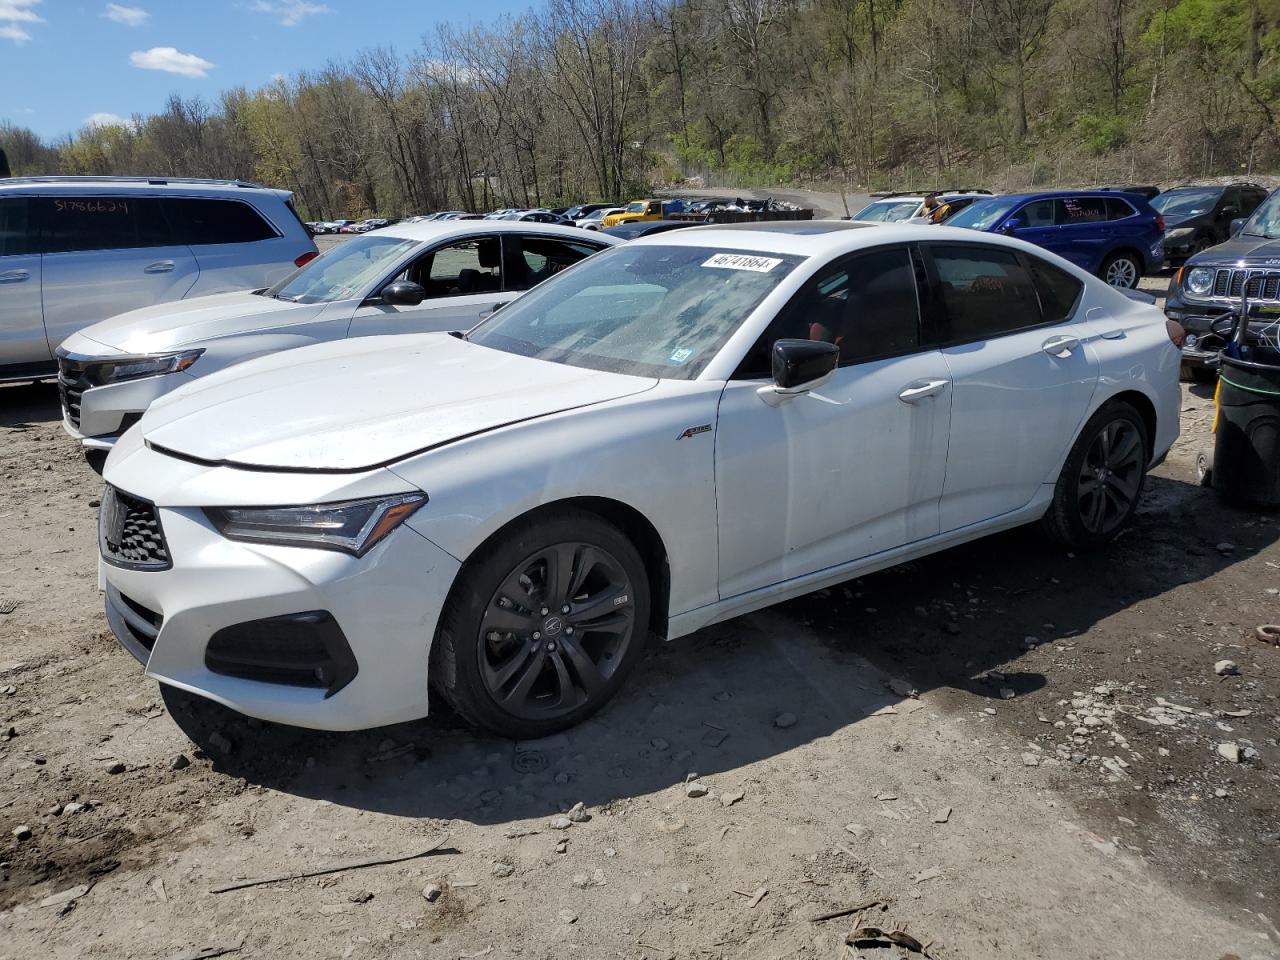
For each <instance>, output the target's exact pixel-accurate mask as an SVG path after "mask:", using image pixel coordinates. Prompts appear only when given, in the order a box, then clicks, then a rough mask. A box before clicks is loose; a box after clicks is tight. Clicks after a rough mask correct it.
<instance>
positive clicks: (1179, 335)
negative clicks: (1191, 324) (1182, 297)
mask: <svg viewBox="0 0 1280 960" xmlns="http://www.w3.org/2000/svg"><path fill="white" fill-rule="evenodd" d="M1164 329H1165V332H1166V333H1167V334H1169V342H1170V343H1172V344H1173V345H1174V346H1175V347H1177V348H1178V349H1179V350H1181V349H1182V345H1183V344H1184V343H1186V341H1187V331H1186V330H1183V329H1182V324H1180V323H1179V322H1178V321H1177V320H1166V321H1165V322H1164Z"/></svg>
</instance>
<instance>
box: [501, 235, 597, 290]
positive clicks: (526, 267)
mask: <svg viewBox="0 0 1280 960" xmlns="http://www.w3.org/2000/svg"><path fill="white" fill-rule="evenodd" d="M514 247H515V250H516V253H515V254H514V256H516V257H517V258H518V259H517V260H516V262H515V263H514V264H513V265H512V268H510V269H508V271H507V278H506V281H507V282H506V285H505V287H504V289H506V290H528V289H529V288H530V287H535V286H537V285H538V284H540V283H541V282H542V281H543V280H548V279H550V278H551V277H554V276H555V275H556V274H557V273H559V272H560V271H561V270H564V269H566V268H567V267H571V266H573V265H574V264H575V263H577V262H578V261H579V260H585V259H586V258H587V257H589V256H591V254H593V253H596V252H597V251H598V250H599V249H600V248H599V247H596V246H593V245H591V244H589V243H576V242H570V241H567V240H555V239H551V238H549V237H519V238H515V244H514Z"/></svg>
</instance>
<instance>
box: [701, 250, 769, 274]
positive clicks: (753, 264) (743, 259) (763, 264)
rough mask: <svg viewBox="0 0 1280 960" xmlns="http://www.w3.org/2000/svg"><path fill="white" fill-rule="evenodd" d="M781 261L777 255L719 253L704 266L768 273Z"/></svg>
mask: <svg viewBox="0 0 1280 960" xmlns="http://www.w3.org/2000/svg"><path fill="white" fill-rule="evenodd" d="M781 262H782V261H781V260H779V259H777V258H776V257H753V256H752V255H751V254H749V253H717V254H716V255H715V256H714V257H712V258H711V259H710V260H708V261H707V262H706V263H704V264H703V266H704V267H719V268H720V269H721V270H750V271H752V272H753V273H768V272H769V271H770V270H772V269H773V268H774V267H776V266H777V265H778V264H780V263H781Z"/></svg>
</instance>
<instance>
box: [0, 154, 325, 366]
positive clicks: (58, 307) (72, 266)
mask: <svg viewBox="0 0 1280 960" xmlns="http://www.w3.org/2000/svg"><path fill="white" fill-rule="evenodd" d="M292 196H293V195H292V194H291V193H289V192H288V191H287V190H269V189H267V188H266V187H261V186H258V185H256V184H252V183H243V182H240V181H228V180H178V179H163V178H154V179H147V178H135V177H14V178H9V179H4V180H0V381H5V380H30V379H34V378H37V377H47V376H52V375H53V374H54V372H55V371H56V369H57V368H56V366H55V361H54V356H55V354H54V351H55V350H56V349H57V347H58V345H59V344H60V343H62V341H63V340H65V339H66V338H67V337H68V336H70V335H71V334H72V333H75V332H76V331H77V330H80V329H82V328H84V327H87V326H89V325H90V324H93V323H97V322H98V321H99V320H105V319H106V318H107V317H112V316H115V315H116V314H119V313H124V312H125V311H126V310H134V309H137V308H138V307H145V306H150V305H152V304H155V303H163V302H165V301H172V300H182V299H185V298H187V297H196V296H202V295H204V294H207V293H220V292H222V291H224V290H251V289H254V288H257V287H265V286H270V285H271V284H273V283H275V282H276V281H277V280H280V279H281V278H283V277H285V276H286V275H288V274H289V273H291V272H292V271H293V270H295V269H296V268H298V267H300V266H302V265H303V264H305V263H306V262H307V261H308V260H310V259H311V258H312V257H314V256H315V255H316V245H315V243H314V242H313V241H312V239H311V235H310V233H309V232H308V231H307V229H306V227H304V226H303V225H302V221H301V220H299V219H298V215H297V213H296V212H295V211H294V209H293V203H292V201H291V197H292Z"/></svg>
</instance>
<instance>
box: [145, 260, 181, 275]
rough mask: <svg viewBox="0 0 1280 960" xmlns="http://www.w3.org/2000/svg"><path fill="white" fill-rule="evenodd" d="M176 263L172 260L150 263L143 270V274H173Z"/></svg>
mask: <svg viewBox="0 0 1280 960" xmlns="http://www.w3.org/2000/svg"><path fill="white" fill-rule="evenodd" d="M173 267H174V263H173V261H172V260H157V261H156V262H155V263H148V264H147V265H146V266H145V267H143V268H142V272H143V273H172V272H173Z"/></svg>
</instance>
